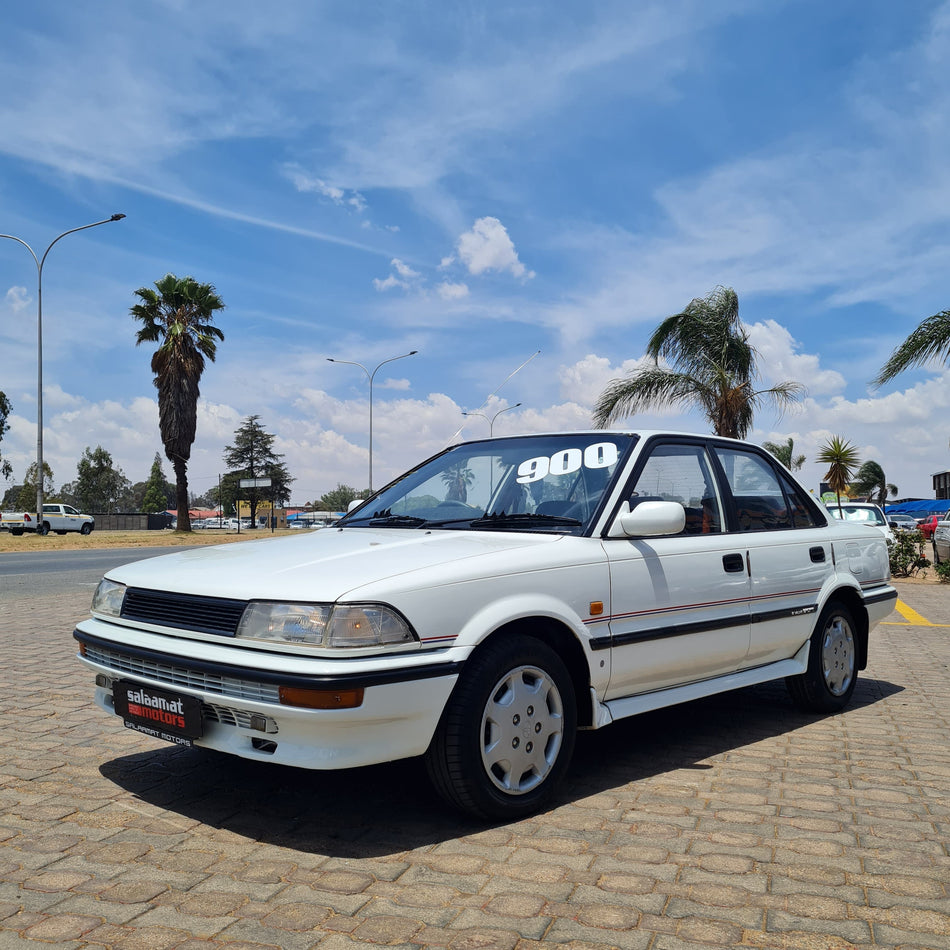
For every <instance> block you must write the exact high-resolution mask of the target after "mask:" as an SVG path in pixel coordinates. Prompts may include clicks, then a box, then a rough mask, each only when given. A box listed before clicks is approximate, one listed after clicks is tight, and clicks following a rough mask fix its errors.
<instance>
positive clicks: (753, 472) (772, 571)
mask: <svg viewBox="0 0 950 950" xmlns="http://www.w3.org/2000/svg"><path fill="white" fill-rule="evenodd" d="M712 451H713V453H714V454H715V456H716V459H717V461H718V462H719V464H720V466H721V469H722V472H723V473H724V476H725V482H726V492H727V494H728V495H731V498H730V499H729V502H730V504H729V507H730V508H731V509H732V510H731V512H730V516H731V519H734V520H733V524H732V528H733V530H734V531H735V532H736V534H735V535H734V538H735V540H736V541H737V542H738V543H739V544H741V546H742V548H743V549H744V550H745V552H746V557H747V561H748V568H749V575H750V580H751V585H752V590H751V611H752V614H751V620H752V636H751V640H750V645H749V652H748V655H747V656H746V657H745V659H744V661H743V664H742V665H743V666H744V667H754V666H762V665H763V664H765V663H771V662H774V661H776V660H782V659H786V658H787V657H790V656H794V654H795V653H796V652H797V650H798V649H799V648H800V647H801V646H802V644H804V642H805V641H806V640H807V639H808V638H809V637H810V636H811V632H812V630H813V628H814V624H815V614H816V612H817V605H818V602H819V599H820V593H821V589H822V587H823V585H824V583H825V581H826V580H827V579H828V578H829V577H831V576H832V575H833V574H834V565H833V563H832V557H831V542H830V541H829V540H828V539H827V538H826V537H825V532H822V531H820V530H817V529H818V528H820V527H821V526H823V525H824V523H825V520H824V517H823V516H822V515H821V512H820V511H819V510H818V508H817V506H816V505H815V504H814V503H813V502H812V501H811V499H809V498H808V497H807V496H806V495H805V493H804V492H803V491H802V489H801V488H800V487H799V486H798V485H796V484H795V482H794V481H793V480H792V479H791V478H789V476H788V474H787V473H786V472H785V471H784V470H782V468H781V467H780V466H779V465H778V464H777V463H775V462H773V461H772V459H771V458H770V457H768V456H766V455H765V454H764V453H763V454H761V455H760V454H759V453H758V452H756V451H755V449H753V448H751V447H749V448H748V449H746V448H744V447H742V446H732V445H726V444H714V445H713V448H712Z"/></svg>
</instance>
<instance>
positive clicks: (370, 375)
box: [327, 350, 419, 493]
mask: <svg viewBox="0 0 950 950" xmlns="http://www.w3.org/2000/svg"><path fill="white" fill-rule="evenodd" d="M418 352H419V351H418V350H412V351H410V352H409V353H403V354H402V355H401V356H391V357H390V358H389V359H388V360H383V361H382V363H379V364H378V365H377V366H376V369H374V370H373V372H372V373H371V372H370V371H369V370H368V369H367V368H366V367H365V366H364V365H363V364H362V363H357V362H355V361H354V360H335V359H334V358H333V357H332V356H328V357H327V362H328V363H347V364H349V365H350V366H358V367H359V368H360V369H361V370H362V371H363V372H364V373H366V378H367V379H368V380H369V490H370V492H371V493H372V491H373V380H374V378H375V377H376V373H377V371H378V370H379V368H380V366H385V365H386V364H387V363H392V362H394V361H395V360H404V359H405V358H406V357H407V356H415V355H416V353H418Z"/></svg>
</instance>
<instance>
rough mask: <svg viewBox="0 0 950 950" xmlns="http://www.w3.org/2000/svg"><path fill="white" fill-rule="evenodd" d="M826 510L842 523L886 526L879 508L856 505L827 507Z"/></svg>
mask: <svg viewBox="0 0 950 950" xmlns="http://www.w3.org/2000/svg"><path fill="white" fill-rule="evenodd" d="M828 510H829V511H830V512H831V513H832V515H834V517H835V518H840V519H841V520H842V521H862V522H864V523H865V524H876V525H886V524H887V522H886V521H885V520H884V515H883V514H882V513H881V509H880V508H875V507H868V508H864V507H858V506H857V505H841V506H840V507H839V506H838V505H829V506H828Z"/></svg>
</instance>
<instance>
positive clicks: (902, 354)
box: [871, 310, 950, 386]
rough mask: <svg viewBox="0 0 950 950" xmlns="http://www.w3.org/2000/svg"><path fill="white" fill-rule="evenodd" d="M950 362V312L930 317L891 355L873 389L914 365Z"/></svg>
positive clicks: (942, 312) (874, 382)
mask: <svg viewBox="0 0 950 950" xmlns="http://www.w3.org/2000/svg"><path fill="white" fill-rule="evenodd" d="M935 359H940V360H942V361H943V362H944V363H946V362H947V361H948V360H950V310H941V311H940V313H935V314H934V315H933V316H931V317H928V318H927V319H926V320H924V322H923V323H921V324H920V326H918V327H917V328H916V329H915V330H913V331H912V332H911V333H910V335H909V336H908V337H907V339H906V340H904V342H903V343H901V345H900V346H899V347H897V349H896V350H894V352H893V353H892V354H891V356H890V359H888V361H887V362H886V363H885V364H884V366H883V367H882V368H881V372H880V373H878V374H877V376H876V377H875V378H874V380H873V381H872V383H871V385H872V386H883V385H884V383H887V382H889V381H890V380H892V379H893V378H894V377H895V376H898V375H899V374H900V373H903V372H904V371H905V370H907V369H910V368H911V367H913V366H920V365H922V364H923V363H927V362H929V361H930V360H935Z"/></svg>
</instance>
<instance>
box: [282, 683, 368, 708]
mask: <svg viewBox="0 0 950 950" xmlns="http://www.w3.org/2000/svg"><path fill="white" fill-rule="evenodd" d="M280 702H281V704H282V705H284V706H302V707H303V708H305V709H355V708H356V707H357V706H362V705H363V689H362V687H360V688H359V689H301V688H299V687H297V686H281V687H280Z"/></svg>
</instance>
